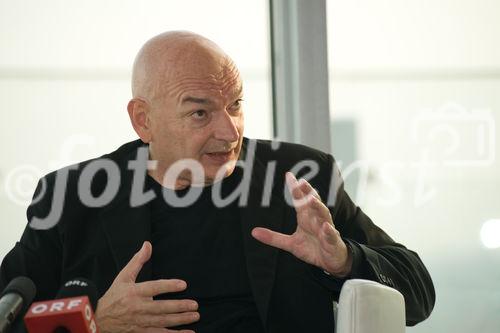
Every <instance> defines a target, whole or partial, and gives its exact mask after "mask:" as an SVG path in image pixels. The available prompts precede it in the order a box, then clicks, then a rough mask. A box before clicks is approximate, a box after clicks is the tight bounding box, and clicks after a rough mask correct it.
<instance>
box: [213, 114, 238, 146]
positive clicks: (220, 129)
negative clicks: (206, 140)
mask: <svg viewBox="0 0 500 333" xmlns="http://www.w3.org/2000/svg"><path fill="white" fill-rule="evenodd" d="M237 121H238V118H233V117H231V116H230V115H229V114H228V113H227V112H225V111H224V112H221V113H220V115H219V117H218V119H217V122H216V123H215V139H217V140H223V141H226V142H235V141H238V139H239V137H240V134H239V133H238V128H237V126H236V122H237Z"/></svg>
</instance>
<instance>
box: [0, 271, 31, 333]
mask: <svg viewBox="0 0 500 333" xmlns="http://www.w3.org/2000/svg"><path fill="white" fill-rule="evenodd" d="M35 294H36V287H35V284H34V283H33V281H31V280H30V279H28V278H27V277H24V276H19V277H17V278H15V279H13V280H12V281H10V283H9V284H8V285H7V287H6V288H5V290H4V291H3V292H2V295H1V296H0V333H5V332H7V330H8V329H9V327H10V326H11V325H12V323H13V322H14V320H15V319H16V317H17V316H18V315H19V313H21V315H22V313H24V312H26V309H28V307H29V305H30V304H31V302H32V301H33V298H35Z"/></svg>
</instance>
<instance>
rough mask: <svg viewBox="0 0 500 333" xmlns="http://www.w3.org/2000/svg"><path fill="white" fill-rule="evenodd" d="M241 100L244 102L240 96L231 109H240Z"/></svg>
mask: <svg viewBox="0 0 500 333" xmlns="http://www.w3.org/2000/svg"><path fill="white" fill-rule="evenodd" d="M241 102H243V100H242V99H241V98H240V99H238V100H237V101H236V102H234V103H233V105H232V106H231V109H233V110H238V109H240V108H241Z"/></svg>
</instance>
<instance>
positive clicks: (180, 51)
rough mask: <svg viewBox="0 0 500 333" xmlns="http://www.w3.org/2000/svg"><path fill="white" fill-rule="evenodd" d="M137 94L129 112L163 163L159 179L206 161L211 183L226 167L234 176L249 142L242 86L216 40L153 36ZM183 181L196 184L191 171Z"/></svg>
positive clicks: (139, 62) (141, 56) (135, 84)
mask: <svg viewBox="0 0 500 333" xmlns="http://www.w3.org/2000/svg"><path fill="white" fill-rule="evenodd" d="M132 94H133V98H132V100H131V101H130V102H129V104H128V113H129V116H130V119H131V122H132V125H133V127H134V129H135V131H136V132H137V134H138V135H139V137H140V138H141V140H142V141H143V142H146V143H149V147H150V154H151V156H150V157H151V159H153V160H157V161H158V168H157V172H156V173H155V172H153V173H152V175H153V177H154V178H155V179H156V180H161V179H162V178H163V175H164V173H165V171H166V170H167V169H168V168H169V167H170V166H171V165H172V164H173V163H175V162H176V161H178V160H181V159H194V160H196V161H198V162H199V163H201V165H202V166H203V169H204V172H205V182H206V183H211V182H212V181H213V180H214V179H215V176H216V173H217V171H218V170H219V169H220V168H221V166H223V165H224V164H226V168H227V169H226V172H225V176H227V175H229V174H231V173H232V171H233V170H234V165H235V163H236V160H237V159H238V156H239V153H240V150H241V144H242V140H243V112H242V108H241V100H242V82H241V78H240V75H239V72H238V69H237V68H236V66H235V64H234V63H233V61H232V60H231V59H230V58H229V57H228V56H227V55H226V54H225V53H224V51H222V49H220V48H219V47H218V46H217V45H216V44H215V43H214V42H212V41H210V40H208V39H206V38H204V37H202V36H199V35H196V34H193V33H190V32H179V31H173V32H166V33H163V34H161V35H158V36H156V37H153V38H152V39H150V40H149V41H148V42H146V44H144V46H143V47H142V48H141V50H140V51H139V53H138V55H137V57H136V60H135V63H134V68H133V74H132ZM228 162H229V163H228ZM180 178H181V182H180V183H179V182H178V184H177V185H178V187H183V186H186V185H188V184H190V183H191V179H190V173H189V172H185V173H183V174H181V177H180Z"/></svg>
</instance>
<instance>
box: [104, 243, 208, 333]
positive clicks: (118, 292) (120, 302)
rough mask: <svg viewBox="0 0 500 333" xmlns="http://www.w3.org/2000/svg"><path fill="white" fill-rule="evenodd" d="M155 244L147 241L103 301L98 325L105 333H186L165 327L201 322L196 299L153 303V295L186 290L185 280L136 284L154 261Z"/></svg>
mask: <svg viewBox="0 0 500 333" xmlns="http://www.w3.org/2000/svg"><path fill="white" fill-rule="evenodd" d="M151 253H152V247H151V243H149V242H144V244H143V246H142V248H141V249H140V250H139V252H137V253H136V254H135V255H134V256H133V257H132V259H130V261H129V262H128V264H127V265H126V266H125V267H124V268H123V269H122V271H121V272H120V273H119V274H118V275H117V276H116V278H115V280H114V281H113V284H112V285H111V287H110V288H109V289H108V291H106V293H105V294H104V295H103V296H102V297H101V299H99V302H98V303H97V309H96V313H95V315H96V322H97V326H98V327H99V331H100V332H101V333H115V332H120V333H123V332H130V333H132V332H141V333H142V332H145V333H165V332H183V333H188V332H189V333H193V331H190V330H183V331H176V330H169V329H167V328H165V327H173V326H178V325H183V324H190V323H193V322H195V321H198V320H199V319H200V314H199V313H198V312H196V310H197V309H198V304H197V303H196V302H195V301H193V300H187V299H185V300H153V296H156V295H159V294H164V293H170V292H178V291H182V290H184V289H186V287H187V285H186V282H184V281H182V280H176V279H172V280H155V281H147V282H141V283H136V282H135V280H136V278H137V275H138V274H139V272H140V270H141V268H142V266H143V265H144V264H145V263H146V262H147V261H148V260H149V259H150V258H151Z"/></svg>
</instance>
